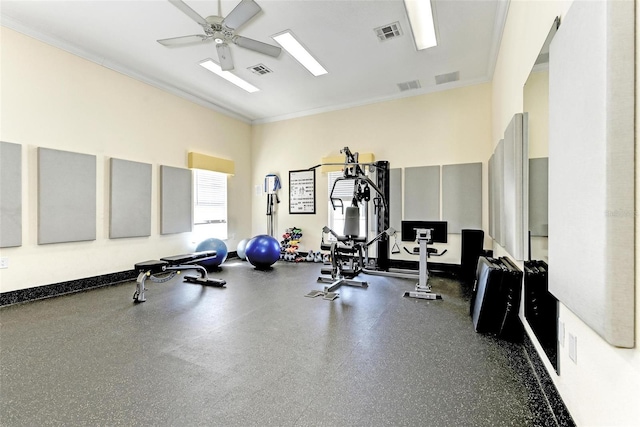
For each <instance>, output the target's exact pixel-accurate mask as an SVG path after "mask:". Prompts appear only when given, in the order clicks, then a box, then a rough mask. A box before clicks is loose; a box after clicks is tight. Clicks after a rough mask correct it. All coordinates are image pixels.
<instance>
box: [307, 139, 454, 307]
mask: <svg viewBox="0 0 640 427" xmlns="http://www.w3.org/2000/svg"><path fill="white" fill-rule="evenodd" d="M340 153H342V154H344V155H345V161H344V163H332V164H329V165H341V166H343V175H342V177H340V178H337V179H336V181H335V182H334V183H333V186H332V188H331V192H330V194H329V200H330V202H331V206H332V208H333V209H334V210H335V209H337V208H340V209H341V210H343V212H345V230H344V233H343V234H342V235H340V234H338V233H336V232H335V231H334V230H331V229H330V228H329V227H324V228H323V244H322V245H321V249H322V250H328V251H330V255H331V268H323V269H322V271H321V272H322V274H325V275H330V277H322V276H321V277H319V278H318V282H320V283H325V284H326V286H325V287H324V289H323V290H322V291H312V292H310V293H309V294H307V295H306V296H307V297H317V296H323V299H328V300H333V299H335V298H337V297H338V293H337V292H336V290H337V289H338V288H340V287H341V286H343V285H346V286H357V287H363V288H366V287H368V283H367V282H364V281H358V280H354V277H356V276H357V275H358V274H360V273H365V274H370V275H378V276H389V277H399V278H405V279H418V283H417V285H416V289H415V291H411V292H407V293H405V296H408V297H414V298H422V299H442V297H441V296H440V295H438V294H435V293H432V292H431V286H430V285H429V284H428V280H429V272H428V269H427V259H428V257H429V256H440V255H443V254H444V253H445V252H446V250H445V251H443V252H441V253H438V251H437V250H436V249H433V248H429V247H428V245H429V244H431V243H433V238H432V237H433V236H432V233H433V231H434V229H433V228H429V227H422V226H421V225H422V224H423V223H422V222H416V224H417V225H418V226H417V227H415V228H414V229H411V231H412V232H416V238H415V239H413V238H412V240H415V241H417V243H418V245H419V248H417V249H419V251H418V252H416V251H415V250H414V252H413V254H414V255H419V256H420V261H419V271H418V272H417V274H416V271H414V270H400V269H394V270H391V269H390V262H389V240H390V239H389V237H391V236H394V237H395V235H396V230H394V229H393V228H391V227H390V224H389V206H388V204H387V200H389V162H387V161H377V162H373V163H359V161H358V153H352V152H351V150H349V147H345V148H344V149H342V150H340ZM319 166H322V165H316V166H314V167H313V168H310V169H315V168H317V167H319ZM366 167H368V168H369V170H370V171H373V172H374V175H375V177H374V180H375V182H374V181H373V180H372V179H370V178H369V177H368V176H367V174H366V172H365V168H366ZM345 180H350V181H353V183H354V184H353V197H352V200H351V206H348V207H346V208H345V206H344V204H343V202H342V199H340V198H338V197H334V192H335V190H336V185H337V184H338V182H340V181H345ZM372 194H373V197H372ZM369 201H373V207H374V214H375V215H374V216H375V218H376V223H375V232H376V233H377V235H376V237H374V238H373V239H372V240H370V241H367V240H366V237H359V234H360V233H359V212H360V208H359V205H360V204H361V203H363V202H364V203H367V202H369ZM405 223H406V224H410V222H405V221H403V240H405V238H404V236H405V234H406V235H412V233H411V232H407V231H405V230H404V225H405ZM427 224H430V223H427ZM443 224H444V236H445V239H446V233H447V232H446V223H443ZM435 230H436V231H437V233H440V232H441V231H442V230H441V228H440V227H437V226H436V229H435ZM325 234H329V235H331V236H333V238H334V240H335V242H332V243H331V244H327V243H324V235H325ZM445 241H446V240H445ZM374 244H375V245H376V257H375V259H369V256H368V249H369V248H370V247H371V246H372V245H374ZM405 250H406V248H405ZM407 252H409V251H407ZM409 253H411V252H409Z"/></svg>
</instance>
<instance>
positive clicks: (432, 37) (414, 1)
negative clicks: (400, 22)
mask: <svg viewBox="0 0 640 427" xmlns="http://www.w3.org/2000/svg"><path fill="white" fill-rule="evenodd" d="M404 6H405V8H406V9H407V15H408V16H409V23H410V24H411V30H413V38H414V40H415V42H416V48H417V49H418V50H422V49H428V48H430V47H434V46H437V45H438V41H437V40H436V28H435V23H434V22H433V10H432V9H431V1H430V0H404Z"/></svg>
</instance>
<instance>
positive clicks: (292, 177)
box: [289, 169, 316, 214]
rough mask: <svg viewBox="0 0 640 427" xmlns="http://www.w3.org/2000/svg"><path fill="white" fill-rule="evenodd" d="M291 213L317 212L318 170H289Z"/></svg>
mask: <svg viewBox="0 0 640 427" xmlns="http://www.w3.org/2000/svg"><path fill="white" fill-rule="evenodd" d="M289 213H290V214H315V213H316V170H315V169H312V170H299V171H289Z"/></svg>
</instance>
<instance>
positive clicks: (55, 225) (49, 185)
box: [38, 148, 96, 245]
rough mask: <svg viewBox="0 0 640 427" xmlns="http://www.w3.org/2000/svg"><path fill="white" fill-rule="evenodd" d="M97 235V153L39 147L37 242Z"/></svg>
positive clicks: (74, 240) (82, 238)
mask: <svg viewBox="0 0 640 427" xmlns="http://www.w3.org/2000/svg"><path fill="white" fill-rule="evenodd" d="M95 238H96V156H92V155H89V154H80V153H72V152H69V151H60V150H51V149H48V148H38V244H41V245H42V244H47V243H61V242H77V241H85V240H95Z"/></svg>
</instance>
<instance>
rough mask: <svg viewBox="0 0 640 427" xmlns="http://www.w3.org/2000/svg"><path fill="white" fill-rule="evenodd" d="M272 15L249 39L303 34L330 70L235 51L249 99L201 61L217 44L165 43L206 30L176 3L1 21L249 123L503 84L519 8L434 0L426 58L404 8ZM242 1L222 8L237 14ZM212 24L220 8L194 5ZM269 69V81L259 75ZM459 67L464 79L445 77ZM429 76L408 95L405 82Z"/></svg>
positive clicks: (353, 6) (279, 5) (40, 7)
mask: <svg viewBox="0 0 640 427" xmlns="http://www.w3.org/2000/svg"><path fill="white" fill-rule="evenodd" d="M256 1H257V2H258V4H259V5H260V6H261V7H262V12H260V13H259V14H258V15H256V16H255V17H254V18H253V19H252V20H250V21H249V22H248V23H247V24H246V25H244V26H243V27H241V28H240V29H239V30H238V31H237V33H238V34H240V35H243V36H245V37H250V38H254V39H257V40H260V41H262V42H265V43H269V44H274V45H277V43H275V41H273V39H272V38H271V36H273V35H275V34H277V33H280V32H282V31H283V30H287V29H289V30H292V32H293V33H294V34H295V35H296V36H297V37H298V39H299V40H300V41H301V42H302V43H303V44H304V45H305V46H306V47H307V48H308V49H309V50H310V51H311V52H312V53H313V54H314V56H315V57H316V58H317V59H318V60H319V62H320V63H321V64H322V65H323V66H324V67H325V68H326V69H327V70H328V71H329V73H328V74H326V75H323V76H320V77H313V76H312V75H311V74H310V73H309V72H308V71H307V70H306V69H304V68H303V67H302V66H301V65H299V64H298V63H297V62H296V61H295V60H294V59H293V58H292V57H291V56H289V54H287V53H286V52H285V51H283V52H282V54H281V55H280V56H279V57H278V58H272V57H269V56H265V55H262V54H260V53H256V52H253V51H250V50H246V49H243V48H241V47H239V46H236V45H231V49H232V54H233V59H234V62H235V70H234V71H233V72H234V73H235V74H237V75H238V76H240V77H242V78H243V79H245V80H247V81H249V82H250V83H252V84H253V85H254V86H257V87H258V88H259V89H260V91H259V92H256V93H247V92H245V91H244V90H242V89H240V88H237V87H236V86H234V85H232V84H230V83H228V82H227V81H225V80H223V79H221V78H220V77H218V76H216V75H214V74H212V73H210V72H209V71H207V70H205V69H204V68H202V67H200V66H199V65H198V64H199V62H201V61H202V60H204V59H207V58H212V59H214V60H215V61H216V62H217V54H216V49H215V44H214V43H213V42H207V43H202V44H199V45H195V46H194V45H190V46H183V47H173V48H167V47H164V46H162V45H160V44H159V43H157V42H156V40H157V39H163V38H169V37H177V36H183V35H191V34H202V29H201V27H200V26H199V25H198V24H197V23H195V22H194V21H192V20H191V19H189V18H188V17H187V16H186V15H184V14H183V13H182V12H181V11H180V10H178V9H177V8H176V7H174V6H173V5H171V4H170V3H169V2H168V1H166V0H141V1H139V0H127V1H123V0H106V1H104V0H103V1H96V0H75V1H52V0H48V1H24V0H19V1H12V0H1V1H0V17H1V21H0V23H1V24H2V25H3V26H5V27H9V28H12V29H14V30H17V31H20V32H23V33H25V34H28V35H30V36H33V37H35V38H37V39H40V40H42V41H44V42H47V43H49V44H52V45H54V46H58V47H61V48H63V49H65V50H68V51H70V52H72V53H74V54H77V55H79V56H82V57H85V58H87V59H90V60H92V61H95V62H97V63H98V64H101V65H103V66H106V67H109V68H112V69H114V70H117V71H120V72H122V73H125V74H127V75H130V76H132V77H135V78H137V79H139V80H142V81H145V82H147V83H149V84H152V85H154V86H157V87H160V88H163V89H165V90H168V91H171V92H173V93H176V94H178V95H180V96H183V97H186V98H188V99H190V100H192V101H194V102H197V103H199V104H202V105H205V106H207V107H210V108H213V109H215V110H218V111H222V112H224V113H225V114H228V115H231V116H233V117H236V118H240V119H242V120H245V121H247V122H252V123H263V122H268V121H274V120H280V119H285V118H292V117H298V116H303V115H308V114H313V113H319V112H323V111H330V110H336V109H341V108H346V107H352V106H357V105H364V104H368V103H372V102H378V101H383V100H390V99H395V98H400V97H406V96H415V95H420V94H424V93H429V92H434V91H438V90H445V89H451V88H455V87H460V86H465V85H470V84H477V83H481V82H486V81H489V80H491V77H492V75H493V69H494V65H495V60H496V56H497V52H498V47H499V44H500V38H501V36H502V30H503V26H504V21H505V17H506V13H507V9H508V0H434V1H433V4H434V9H435V15H436V28H437V30H436V31H437V34H438V46H437V47H434V48H431V49H426V50H422V51H417V50H416V49H415V46H414V42H413V38H412V36H411V29H410V27H409V21H408V19H407V16H406V12H405V8H404V5H403V2H402V0H317V1H311V0H256ZM238 2H239V0H222V2H221V5H220V7H221V11H222V15H223V16H226V15H227V14H228V13H229V12H230V11H231V10H232V9H233V8H234V7H235V5H236V4H237V3H238ZM185 3H187V4H188V5H189V6H190V7H191V8H192V9H194V10H195V11H196V12H198V13H199V14H200V15H201V16H203V17H206V16H209V15H217V13H218V3H217V1H216V0H207V1H201V0H185ZM396 21H397V22H399V23H400V26H401V28H402V30H403V32H404V34H403V36H401V37H398V38H394V39H390V40H386V41H379V40H378V38H377V36H376V34H375V32H374V28H376V27H379V26H383V25H386V24H391V23H393V22H396ZM257 64H264V65H266V66H267V67H268V68H270V69H271V70H272V71H273V73H271V74H267V75H263V76H259V75H256V74H254V73H252V72H251V71H250V70H248V69H247V67H250V66H254V65H257ZM456 71H458V72H459V73H460V80H459V81H457V82H452V83H446V84H442V85H436V83H435V76H436V75H440V74H446V73H451V72H456ZM412 80H419V81H420V85H421V88H420V89H415V90H410V91H405V92H401V91H400V89H399V88H398V83H403V82H408V81H412Z"/></svg>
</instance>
